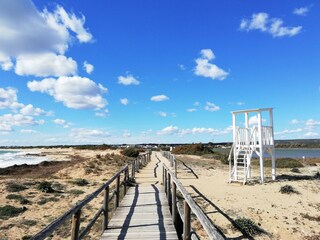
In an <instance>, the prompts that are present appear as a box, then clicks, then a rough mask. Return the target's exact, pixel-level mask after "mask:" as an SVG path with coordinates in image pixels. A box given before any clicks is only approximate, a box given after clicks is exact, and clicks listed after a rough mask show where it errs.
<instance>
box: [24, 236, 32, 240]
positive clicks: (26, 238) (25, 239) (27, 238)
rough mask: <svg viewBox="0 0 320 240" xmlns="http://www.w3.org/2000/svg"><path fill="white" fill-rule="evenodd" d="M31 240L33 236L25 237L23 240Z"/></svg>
mask: <svg viewBox="0 0 320 240" xmlns="http://www.w3.org/2000/svg"><path fill="white" fill-rule="evenodd" d="M29 239H32V235H24V236H23V237H22V240H29Z"/></svg>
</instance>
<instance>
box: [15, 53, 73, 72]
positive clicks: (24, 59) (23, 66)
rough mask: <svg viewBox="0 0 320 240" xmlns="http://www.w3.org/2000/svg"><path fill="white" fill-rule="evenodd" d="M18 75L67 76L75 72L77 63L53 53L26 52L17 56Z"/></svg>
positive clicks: (16, 69) (16, 70)
mask: <svg viewBox="0 0 320 240" xmlns="http://www.w3.org/2000/svg"><path fill="white" fill-rule="evenodd" d="M15 72H16V74H18V75H21V76H25V75H33V76H37V77H47V76H68V75H75V74H77V63H76V62H75V61H74V60H73V59H72V58H70V57H69V58H67V57H65V56H63V55H56V54H54V53H44V54H28V55H20V56H18V57H17V63H16V67H15Z"/></svg>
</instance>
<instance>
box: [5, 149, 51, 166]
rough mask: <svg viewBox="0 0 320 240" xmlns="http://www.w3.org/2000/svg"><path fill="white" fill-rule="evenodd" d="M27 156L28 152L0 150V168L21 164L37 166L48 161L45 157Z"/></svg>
mask: <svg viewBox="0 0 320 240" xmlns="http://www.w3.org/2000/svg"><path fill="white" fill-rule="evenodd" d="M32 153H34V152H32ZM27 154H28V152H25V151H13V150H12V151H11V150H0V168H5V167H9V166H13V165H21V164H28V165H29V164H38V163H40V162H43V161H46V160H48V159H47V158H46V157H40V156H39V157H38V156H28V155H27Z"/></svg>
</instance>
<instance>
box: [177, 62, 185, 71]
mask: <svg viewBox="0 0 320 240" xmlns="http://www.w3.org/2000/svg"><path fill="white" fill-rule="evenodd" d="M178 67H179V68H180V69H181V70H183V71H184V70H186V67H185V66H184V65H183V64H178Z"/></svg>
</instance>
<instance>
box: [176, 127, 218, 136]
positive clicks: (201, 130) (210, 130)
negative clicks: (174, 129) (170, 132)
mask: <svg viewBox="0 0 320 240" xmlns="http://www.w3.org/2000/svg"><path fill="white" fill-rule="evenodd" d="M217 132H219V131H218V130H216V129H213V128H191V129H183V130H181V131H180V134H182V135H185V134H213V133H217Z"/></svg>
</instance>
